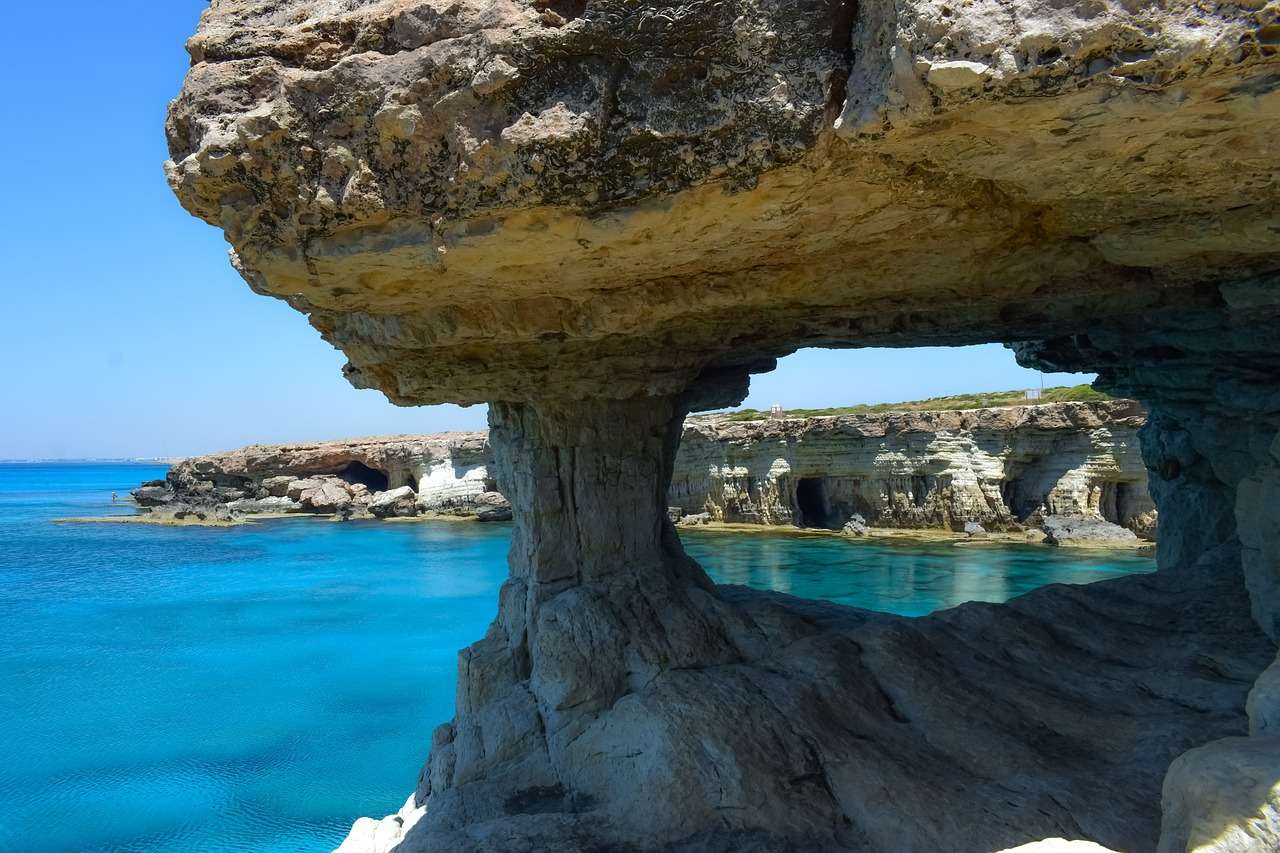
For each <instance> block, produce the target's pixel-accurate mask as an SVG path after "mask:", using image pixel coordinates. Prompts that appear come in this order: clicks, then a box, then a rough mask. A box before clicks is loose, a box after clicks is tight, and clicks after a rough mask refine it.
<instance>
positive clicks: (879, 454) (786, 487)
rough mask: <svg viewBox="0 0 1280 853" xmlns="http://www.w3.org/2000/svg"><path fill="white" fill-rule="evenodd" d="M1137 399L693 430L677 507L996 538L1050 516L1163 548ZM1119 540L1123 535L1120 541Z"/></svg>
mask: <svg viewBox="0 0 1280 853" xmlns="http://www.w3.org/2000/svg"><path fill="white" fill-rule="evenodd" d="M1144 419H1145V416H1144V414H1143V412H1142V409H1141V408H1140V407H1139V406H1137V405H1136V404H1135V403H1133V402H1131V401H1123V400H1122V401H1115V402H1108V403H1057V404H1049V405H1040V406H1013V407H1009V408H998V409H974V410H970V411H944V412H903V413H896V414H895V413H890V414H872V415H844V416H839V417H819V418H797V419H786V418H783V419H770V420H763V421H750V422H741V421H732V420H726V419H724V418H722V417H716V416H701V417H694V418H690V419H689V420H688V421H687V422H686V424H685V431H684V436H683V438H682V440H681V443H680V452H679V454H678V455H677V456H676V464H675V473H674V476H673V478H672V483H671V488H670V490H669V493H668V502H669V504H671V505H673V506H679V507H680V508H681V509H682V510H684V511H685V512H688V513H699V512H704V511H706V512H709V513H710V514H711V515H712V516H713V517H714V518H716V519H717V520H719V521H729V522H747V523H752V522H755V523H766V524H797V525H800V526H806V527H829V528H831V529H839V528H841V527H842V526H843V525H844V523H845V522H846V521H848V520H849V518H850V517H851V516H853V515H855V514H856V515H860V516H862V518H863V522H864V523H866V524H870V525H871V526H873V527H900V528H943V529H949V530H957V531H958V530H963V529H964V526H965V524H966V523H968V522H976V523H978V524H980V525H982V526H983V527H984V528H986V529H987V530H1009V529H1018V528H1019V527H1020V526H1021V525H1022V524H1024V523H1026V524H1029V525H1031V526H1038V525H1039V524H1040V523H1041V522H1042V519H1043V518H1044V517H1047V516H1068V517H1074V518H1082V519H1083V518H1089V519H1096V520H1099V521H1102V520H1104V519H1105V520H1107V521H1110V522H1114V523H1115V524H1118V525H1121V526H1123V527H1126V528H1129V529H1131V530H1134V531H1137V532H1138V533H1140V534H1141V535H1143V536H1146V537H1149V538H1154V534H1155V531H1154V525H1155V511H1154V505H1153V504H1152V503H1151V500H1150V498H1149V496H1148V494H1147V471H1146V467H1145V466H1144V465H1143V462H1142V457H1141V452H1140V449H1139V447H1138V438H1137V431H1138V429H1139V428H1140V427H1141V425H1142V423H1143V421H1144ZM1121 533H1123V531H1121Z"/></svg>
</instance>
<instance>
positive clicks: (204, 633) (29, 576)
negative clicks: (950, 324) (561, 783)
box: [0, 464, 1154, 853]
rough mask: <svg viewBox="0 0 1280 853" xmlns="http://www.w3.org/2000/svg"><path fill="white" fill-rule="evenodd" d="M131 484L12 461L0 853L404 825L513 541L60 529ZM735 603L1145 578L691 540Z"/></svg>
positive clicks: (878, 597)
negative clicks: (378, 819)
mask: <svg viewBox="0 0 1280 853" xmlns="http://www.w3.org/2000/svg"><path fill="white" fill-rule="evenodd" d="M163 471H164V469H163V468H160V467H154V466H141V465H93V464H83V465H81V464H64V465H26V464H22V465H0V637H2V638H3V642H0V756H3V760H0V851H23V853H30V852H31V851H41V853H56V851H77V852H78V853H80V852H81V851H182V853H202V851H237V853H241V852H242V851H291V853H292V852H293V851H298V853H301V851H308V853H310V851H316V852H317V853H321V852H322V851H327V850H330V849H332V848H333V847H334V846H336V845H337V844H338V843H339V842H340V841H341V839H342V838H343V836H344V835H345V834H346V832H347V830H348V828H349V827H350V825H351V822H352V821H353V820H354V819H355V818H357V817H359V816H361V815H377V816H381V815H383V814H386V813H389V812H392V811H395V810H396V809H398V808H399V807H400V806H401V805H402V804H403V802H404V799H405V797H406V796H407V795H408V794H409V792H410V791H411V790H412V788H413V786H414V783H415V780H416V778H417V774H418V770H419V767H420V765H421V762H422V761H423V759H424V758H425V756H426V753H427V747H428V744H429V742H430V735H431V730H432V728H433V727H434V726H435V725H436V724H437V723H439V722H442V721H444V720H446V719H448V718H449V717H451V716H452V712H453V686H454V677H455V673H454V667H455V660H456V652H457V650H458V649H459V648H461V647H462V646H464V645H466V644H467V643H468V642H471V641H473V640H475V639H478V638H479V637H480V636H481V635H482V634H483V632H484V629H485V626H486V625H487V624H488V622H489V620H490V619H491V618H492V617H493V614H494V612H495V609H496V605H497V598H496V595H497V590H498V585H499V584H500V583H501V581H502V579H503V577H504V576H505V574H506V565H505V560H506V548H507V538H508V535H509V529H508V528H507V527H506V526H503V525H497V526H486V525H480V524H475V523H467V522H424V523H404V524H388V523H382V522H348V523H343V524H339V523H333V522H329V521H324V520H318V519H289V520H283V521H273V522H264V523H261V524H254V525H249V526H244V527H237V528H223V529H203V528H167V527H153V526H141V525H117V524H90V525H83V524H76V525H58V524H54V523H52V521H53V519H55V518H58V517H65V516H85V515H106V514H111V513H128V512H131V510H130V509H129V508H128V507H127V506H114V507H113V506H112V504H111V501H110V495H111V492H112V491H115V492H118V493H120V494H121V495H126V494H127V493H128V490H129V489H131V488H133V487H134V486H136V485H137V483H138V482H139V481H140V480H144V479H150V478H153V477H159V476H162V475H163ZM684 538H685V541H686V544H687V547H688V550H689V551H690V553H691V554H692V555H693V556H694V557H696V558H697V559H698V560H699V561H701V562H702V564H703V565H704V566H706V567H707V569H708V570H709V571H710V573H711V574H712V576H713V577H714V578H715V579H716V580H717V581H720V582H723V583H741V584H748V585H751V586H755V587H760V588H764V589H775V590H780V591H783V592H788V593H791V594H794V595H801V596H808V597H819V598H826V599H831V600H833V601H838V602H841V603H844V604H850V605H854V606H858V607H865V608H871V609H877V610H885V611H890V612H894V613H900V614H904V615H913V616H914V615H921V614H925V613H929V612H931V611H933V610H936V609H939V608H943V607H948V606H951V605H954V604H959V603H961V602H963V601H968V600H974V599H978V600H984V601H1001V600H1004V599H1007V598H1009V597H1011V596H1014V595H1018V594H1020V593H1023V592H1026V591H1028V590H1030V589H1033V588H1035V587H1036V586H1039V585H1042V584H1045V583H1053V582H1068V583H1086V582H1089V581H1093V580H1100V579H1103V578H1108V577H1114V576H1116V575H1119V574H1123V573H1128V572H1141V571H1150V570H1151V569H1153V568H1154V564H1153V562H1152V561H1151V560H1150V559H1149V558H1146V557H1141V556H1136V555H1129V554H1098V553H1082V552H1070V551H1058V550H1055V549H1052V548H1045V547H1035V546H1004V547H996V546H992V547H975V546H954V545H946V544H941V545H919V544H896V543H895V544H883V543H876V542H847V541H843V540H839V539H835V538H832V537H829V536H814V537H801V536H783V535H767V534H739V533H729V534H725V533H704V532H692V533H687V534H685V536H684Z"/></svg>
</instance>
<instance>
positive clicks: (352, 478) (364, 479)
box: [338, 462, 387, 492]
mask: <svg viewBox="0 0 1280 853" xmlns="http://www.w3.org/2000/svg"><path fill="white" fill-rule="evenodd" d="M338 476H339V477H341V478H342V479H343V480H344V481H346V482H348V483H351V484H352V485H355V484H356V483H362V484H364V485H365V486H368V487H369V491H371V492H385V491H386V490H387V475H386V474H385V473H383V472H382V471H379V470H378V469H377V468H370V467H369V466H368V465H365V464H364V463H363V462H349V463H347V466H346V467H345V468H343V469H342V470H341V471H339V472H338Z"/></svg>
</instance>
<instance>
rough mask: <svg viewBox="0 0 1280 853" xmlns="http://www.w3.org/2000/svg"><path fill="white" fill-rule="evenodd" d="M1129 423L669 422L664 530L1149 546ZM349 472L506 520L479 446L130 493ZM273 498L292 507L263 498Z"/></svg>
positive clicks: (326, 449) (937, 417)
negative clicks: (742, 526)
mask: <svg viewBox="0 0 1280 853" xmlns="http://www.w3.org/2000/svg"><path fill="white" fill-rule="evenodd" d="M1143 420H1144V414H1143V412H1142V410H1141V408H1140V407H1138V406H1137V405H1136V404H1135V403H1133V402H1131V401H1123V400H1121V401H1113V402H1105V403H1054V404H1046V405H1037V406H1017V407H1009V408H1004V409H975V410H971V411H956V412H924V413H900V414H887V415H880V414H876V415H847V416H841V417H833V418H827V417H823V418H792V419H782V420H772V419H771V420H762V421H751V422H740V421H733V420H730V419H727V418H725V417H724V416H714V415H713V416H700V417H694V418H689V419H687V420H686V421H685V425H684V431H683V437H682V439H681V443H680V450H679V452H678V453H677V455H676V460H675V464H674V473H673V476H672V480H671V485H670V486H669V487H668V490H667V504H668V507H670V508H674V509H675V510H676V511H677V518H678V519H690V520H698V519H701V518H704V517H705V518H706V519H707V520H712V519H714V520H718V521H727V522H738V523H759V524H780V525H796V526H804V527H827V528H830V529H833V530H834V529H839V528H841V527H843V526H844V525H845V522H847V521H848V520H849V519H850V518H851V517H852V516H854V515H860V516H862V523H863V524H864V525H865V524H867V523H870V525H871V526H874V527H896V528H942V529H948V530H957V531H959V530H964V529H965V525H966V524H969V523H976V524H979V525H980V526H983V527H984V528H985V529H987V530H1013V529H1019V528H1021V527H1022V526H1023V525H1027V526H1031V527H1035V526H1039V525H1043V524H1044V520H1045V519H1046V518H1054V517H1062V518H1065V519H1077V520H1082V521H1083V520H1090V521H1093V522H1097V523H1096V524H1094V526H1093V528H1092V529H1093V530H1094V537H1093V538H1094V541H1097V539H1098V538H1102V539H1108V540H1116V539H1119V538H1128V539H1134V535H1133V533H1130V532H1128V531H1130V530H1131V531H1134V532H1136V533H1137V534H1139V535H1141V536H1142V537H1144V538H1147V539H1154V538H1155V517H1156V513H1155V509H1154V504H1152V502H1151V499H1150V497H1149V496H1148V494H1147V485H1146V484H1147V471H1146V468H1145V467H1144V465H1143V462H1142V457H1141V453H1140V451H1139V448H1138V438H1137V431H1138V429H1139V428H1140V426H1141V424H1142V422H1143ZM352 463H359V464H360V465H362V466H364V467H365V468H367V469H369V470H368V471H366V472H364V473H365V475H370V474H372V475H373V476H378V477H381V478H383V479H385V480H386V484H379V485H375V486H374V487H370V488H369V489H367V490H366V491H364V492H362V493H360V494H352V495H351V498H352V501H353V503H354V504H355V506H356V507H357V509H359V508H364V507H367V509H368V510H369V512H371V513H372V514H373V515H375V516H381V517H386V516H401V515H408V514H416V513H417V512H418V511H422V512H430V513H454V514H463V515H475V516H478V517H482V518H484V519H486V520H491V519H493V518H495V517H503V518H505V517H508V516H509V515H510V505H509V504H508V503H507V502H506V500H505V498H503V497H502V496H501V494H499V493H498V492H497V491H496V490H497V489H499V488H500V486H499V484H498V483H497V481H496V479H495V478H494V474H493V459H492V454H491V452H490V449H489V447H488V442H487V436H486V435H484V434H482V433H458V434H446V435H439V436H398V437H393V438H388V439H383V440H373V439H358V440H355V441H351V442H326V443H322V444H297V445H279V446H273V447H267V446H262V445H255V446H253V447H248V448H245V449H244V450H239V451H233V452H230V453H219V454H212V455H210V456H203V457H197V458H193V459H187V460H183V461H182V462H180V463H178V465H176V466H175V468H174V473H173V474H172V476H170V477H169V479H168V481H167V482H166V486H167V488H166V487H164V486H143V487H141V488H139V489H137V490H135V492H134V495H135V498H136V499H137V500H138V502H139V503H141V504H143V505H144V506H154V505H164V504H168V503H171V502H172V501H174V500H179V501H188V502H190V501H194V502H200V501H201V498H202V496H206V497H207V496H208V495H212V496H214V497H222V496H224V495H225V494H230V493H228V492H226V491H225V490H226V489H227V488H230V489H232V490H234V494H236V495H239V494H245V495H252V496H253V498H228V500H227V501H226V502H227V503H228V504H229V505H230V506H231V507H232V509H233V511H238V512H241V513H244V514H250V513H253V512H255V511H257V512H270V513H276V512H282V511H291V510H292V511H301V510H314V509H315V502H314V501H311V502H310V503H307V502H301V503H300V502H299V501H300V500H301V497H302V491H303V488H304V486H303V485H302V484H301V481H300V480H299V479H298V478H300V477H304V476H310V477H311V480H308V481H307V482H308V484H309V487H310V488H313V489H314V488H318V487H319V485H320V482H319V481H314V482H313V480H314V478H315V477H317V476H319V477H322V478H323V479H324V481H325V482H327V483H328V484H329V485H330V486H331V487H336V488H347V489H350V490H353V491H357V490H361V489H365V484H362V483H360V482H348V481H351V480H353V477H354V476H356V475H357V474H359V472H358V471H357V472H354V473H353V472H352V470H351V466H352ZM344 477H345V478H346V479H345V480H344V479H343V478H344ZM367 478H368V477H367V476H366V479H367ZM394 482H407V483H416V484H417V486H416V491H415V489H414V487H411V486H408V485H406V486H400V487H398V488H395V489H390V490H389V492H384V491H383V488H382V487H383V486H385V485H388V484H390V483H394ZM293 483H298V484H299V485H296V486H293V487H292V491H290V489H291V484H293ZM209 489H212V490H213V491H212V492H209ZM220 489H221V491H220ZM390 492H395V493H396V497H394V498H393V497H390V496H389V493H390ZM206 493H207V494H206ZM410 493H412V497H410ZM283 495H288V496H289V497H291V498H292V499H293V500H294V504H282V503H280V502H279V501H275V500H270V499H269V498H271V497H272V496H283ZM255 498H256V499H255ZM333 503H334V502H333V501H330V502H329V504H328V506H329V508H330V509H329V511H332V507H333ZM304 504H305V505H304ZM802 504H803V505H802ZM1102 522H1110V523H1108V524H1103V523H1102ZM685 523H686V524H687V523H690V522H689V521H686V522H685ZM1117 525H1118V526H1117ZM1122 528H1123V529H1122ZM1135 541H1136V540H1135Z"/></svg>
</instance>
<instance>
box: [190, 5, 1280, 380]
mask: <svg viewBox="0 0 1280 853" xmlns="http://www.w3.org/2000/svg"><path fill="white" fill-rule="evenodd" d="M556 5H557V4H555V3H552V4H551V5H550V6H540V5H539V4H536V3H526V2H517V0H487V1H486V0H470V1H469V2H462V3H454V2H449V3H446V2H443V0H362V2H353V3H344V4H340V5H339V4H331V3H327V2H318V0H215V2H213V3H212V4H211V5H210V7H209V9H208V10H207V11H206V12H205V14H204V16H203V17H202V20H201V25H200V30H199V32H198V33H197V35H196V36H195V37H194V38H193V39H192V40H191V42H190V51H191V54H192V58H193V61H194V62H193V65H192V68H191V71H190V73H189V75H188V77H187V80H186V83H185V85H184V88H183V92H182V94H181V95H180V96H179V97H178V99H177V100H176V101H175V102H174V103H173V105H172V107H171V110H170V118H169V124H168V132H169V141H170V149H171V154H172V161H171V163H170V165H169V167H168V172H169V179H170V182H171V184H172V185H173V187H174V189H175V191H176V192H177V194H178V197H179V198H180V199H181V201H182V203H183V204H184V205H185V206H186V208H187V209H188V210H189V211H191V212H192V213H194V214H196V215H198V216H200V217H202V218H204V219H205V220H206V221H208V222H210V223H212V224H215V225H217V226H219V227H221V228H222V229H223V230H224V231H225V232H226V233H227V236H228V238H229V239H230V240H231V242H232V243H233V245H234V247H235V263H236V265H237V267H238V268H239V269H240V270H241V272H242V273H243V274H244V276H245V277H246V279H247V280H248V281H249V283H250V285H251V286H252V287H254V288H255V289H256V290H258V291H260V292H263V293H267V294H271V295H275V296H278V297H280V298H284V299H286V300H288V301H289V303H290V304H292V305H294V306H295V307H297V308H298V309H300V310H302V311H305V312H306V313H307V314H308V315H309V317H310V319H311V322H312V324H313V325H315V326H316V327H317V328H318V329H319V330H320V331H321V332H322V334H324V336H325V337H326V338H327V339H328V340H329V341H331V342H332V343H334V344H335V345H337V346H339V347H341V348H342V349H343V351H344V352H345V353H346V354H347V356H348V357H349V359H350V362H351V363H350V366H349V368H348V376H349V377H350V378H351V379H352V381H353V382H355V383H356V384H358V385H362V386H368V387H376V388H380V389H382V390H383V391H385V392H386V393H387V394H388V395H389V396H390V397H391V398H392V399H393V400H396V401H398V402H402V403H426V402H437V401H446V400H448V401H465V402H480V401H489V400H494V399H503V400H529V399H536V398H538V397H546V396H560V397H570V398H583V397H587V396H609V397H613V398H625V397H630V396H634V395H637V394H645V393H679V392H682V391H683V390H684V389H685V388H686V386H688V385H689V383H690V382H691V381H692V380H693V379H695V378H696V377H697V376H698V375H699V374H701V373H703V372H704V371H706V370H707V369H709V368H738V369H745V368H749V367H752V366H756V367H758V366H759V365H760V364H761V363H762V362H761V360H762V359H768V358H771V357H774V356H777V355H780V354H784V353H786V352H789V351H791V350H793V349H795V348H796V347H798V346H814V345H818V346H820V345H824V344H850V343H854V344H858V345H874V344H884V343H891V344H897V345H901V344H908V343H917V344H923V343H962V342H978V341H989V340H991V339H993V338H999V339H1003V340H1027V339H1034V338H1042V337H1048V336H1052V335H1054V334H1063V333H1072V332H1078V331H1080V330H1081V329H1082V327H1083V326H1084V325H1087V324H1089V323H1097V322H1103V321H1105V320H1106V319H1108V318H1124V317H1127V316H1133V315H1135V314H1144V313H1147V312H1150V311H1152V310H1153V309H1158V308H1160V307H1162V306H1165V305H1169V304H1176V303H1178V302H1179V301H1180V296H1181V290H1180V288H1179V287H1175V286H1174V285H1185V284H1187V283H1190V282H1193V281H1195V280H1202V279H1206V278H1208V279H1217V278H1222V277H1223V276H1228V273H1230V274H1238V272H1239V270H1240V269H1241V268H1244V269H1265V268H1268V265H1269V263H1270V260H1269V259H1271V258H1273V257H1274V256H1275V254H1276V253H1277V251H1280V241H1278V240H1277V237H1276V228H1275V224H1276V221H1277V220H1276V218H1275V216H1276V214H1275V213H1274V212H1273V211H1274V209H1275V207H1276V198H1275V189H1274V182H1273V181H1274V176H1273V172H1274V138H1275V130H1276V122H1277V118H1276V116H1277V113H1278V112H1280V93H1278V92H1277V91H1276V85H1275V76H1274V68H1275V66H1276V62H1275V56H1274V54H1275V47H1274V45H1273V42H1274V40H1275V38H1274V32H1273V31H1274V27H1275V26H1276V17H1277V13H1276V7H1275V5H1274V4H1266V5H1263V4H1261V3H1248V4H1245V3H1242V4H1227V5H1220V6H1218V7H1215V9H1214V10H1213V11H1204V10H1201V9H1200V8H1199V7H1197V6H1195V5H1194V4H1190V3H1175V4H1173V5H1165V4H1154V3H1151V4H1144V3H1129V4H1113V3H1107V2H1080V3H1076V4H1073V5H1067V6H1063V5H1062V4H1056V3H1052V2H1048V0H1019V2H1018V3H1017V4H1015V5H1014V6H1013V7H1009V8H1005V7H1002V6H1000V5H998V4H996V3H994V2H980V3H977V4H976V5H972V4H971V5H969V6H964V7H955V6H953V5H951V4H947V3H944V2H942V0H913V1H912V2H906V3H900V4H897V5H888V4H883V3H860V4H856V5H855V4H852V3H849V2H836V0H802V2H795V0H787V2H782V0H762V1H761V2H757V0H751V2H746V0H694V2H687V3H681V4H675V3H671V4H668V3H655V4H649V3H643V4H635V3H629V2H625V0H591V2H584V3H582V4H581V5H578V4H575V3H566V4H563V5H562V8H561V12H565V13H566V14H563V15H562V14H561V12H557V11H555V7H556ZM957 62H963V63H968V64H969V65H966V66H963V68H970V70H971V72H972V73H969V74H967V75H966V72H964V71H963V70H961V68H962V66H957V65H956V64H955V63H957ZM948 63H949V64H948ZM977 66H983V67H984V68H985V70H981V71H979V70H977ZM965 80H967V81H968V82H964V83H963V85H962V84H961V83H962V82H963V81H965ZM1228 277H1229V276H1228Z"/></svg>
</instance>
